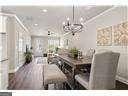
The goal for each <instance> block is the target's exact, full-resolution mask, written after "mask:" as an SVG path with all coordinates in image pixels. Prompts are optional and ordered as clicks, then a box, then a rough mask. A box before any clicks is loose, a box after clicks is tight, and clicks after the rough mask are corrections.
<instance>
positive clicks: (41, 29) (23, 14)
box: [2, 6, 112, 36]
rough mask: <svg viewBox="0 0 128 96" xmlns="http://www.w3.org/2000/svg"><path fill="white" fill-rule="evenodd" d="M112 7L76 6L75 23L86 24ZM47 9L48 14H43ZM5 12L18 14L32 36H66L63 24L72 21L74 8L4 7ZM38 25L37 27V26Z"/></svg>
mask: <svg viewBox="0 0 128 96" xmlns="http://www.w3.org/2000/svg"><path fill="white" fill-rule="evenodd" d="M111 7H112V6H75V21H76V22H78V21H79V20H80V18H81V17H82V18H83V19H84V22H86V21H88V20H89V19H91V18H93V17H95V16H97V15H98V14H100V13H102V12H104V11H105V10H107V9H109V8H111ZM44 9H46V10H47V12H43V10H44ZM2 10H3V12H6V13H13V14H16V15H17V16H18V17H19V19H20V20H21V21H22V22H23V24H24V25H25V26H26V27H27V28H28V30H29V31H30V32H31V34H32V35H40V36H43V35H47V31H48V30H49V31H51V32H52V33H55V34H56V35H57V34H64V32H63V30H62V23H63V22H64V21H66V19H67V18H68V17H69V18H70V20H71V19H72V6H3V7H2ZM35 24H37V25H35Z"/></svg>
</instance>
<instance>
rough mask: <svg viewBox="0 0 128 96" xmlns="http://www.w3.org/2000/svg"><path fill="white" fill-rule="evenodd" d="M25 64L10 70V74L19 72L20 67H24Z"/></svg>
mask: <svg viewBox="0 0 128 96" xmlns="http://www.w3.org/2000/svg"><path fill="white" fill-rule="evenodd" d="M22 66H23V64H21V65H20V66H18V67H16V68H15V69H14V70H9V73H15V72H17V71H18V70H19V68H20V67H22Z"/></svg>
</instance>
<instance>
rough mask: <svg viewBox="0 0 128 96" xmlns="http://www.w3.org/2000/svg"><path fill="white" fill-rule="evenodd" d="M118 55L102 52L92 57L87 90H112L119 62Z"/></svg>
mask: <svg viewBox="0 0 128 96" xmlns="http://www.w3.org/2000/svg"><path fill="white" fill-rule="evenodd" d="M119 56H120V54H119V53H115V52H112V51H110V52H103V53H97V54H95V55H94V58H93V61H92V66H91V72H90V78H89V89H113V88H115V77H116V71H117V66H118V60H119Z"/></svg>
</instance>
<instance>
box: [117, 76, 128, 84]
mask: <svg viewBox="0 0 128 96" xmlns="http://www.w3.org/2000/svg"><path fill="white" fill-rule="evenodd" d="M116 80H118V81H120V82H122V83H125V84H127V85H128V80H127V79H126V78H123V77H121V76H116Z"/></svg>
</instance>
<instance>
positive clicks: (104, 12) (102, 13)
mask: <svg viewBox="0 0 128 96" xmlns="http://www.w3.org/2000/svg"><path fill="white" fill-rule="evenodd" d="M115 8H117V6H113V7H111V8H109V9H107V10H105V11H103V12H101V13H100V14H98V15H96V16H94V17H92V18H91V19H89V20H87V21H86V22H85V23H84V24H86V23H88V22H91V21H92V20H95V19H96V18H98V17H99V16H102V15H104V14H106V13H107V12H109V11H111V10H113V9H115Z"/></svg>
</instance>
